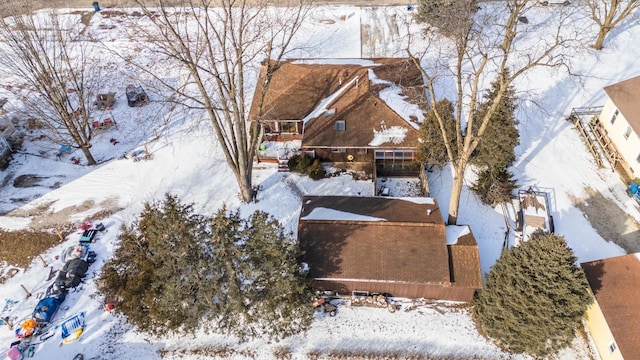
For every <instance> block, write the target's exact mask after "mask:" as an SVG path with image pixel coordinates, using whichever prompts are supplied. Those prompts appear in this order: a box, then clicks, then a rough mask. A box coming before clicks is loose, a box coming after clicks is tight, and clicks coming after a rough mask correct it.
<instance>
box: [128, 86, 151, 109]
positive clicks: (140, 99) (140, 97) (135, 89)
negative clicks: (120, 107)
mask: <svg viewBox="0 0 640 360" xmlns="http://www.w3.org/2000/svg"><path fill="white" fill-rule="evenodd" d="M126 93H127V104H128V105H129V106H131V107H137V106H142V105H144V104H146V103H148V102H149V97H148V96H147V93H146V92H145V91H144V89H143V88H142V86H133V85H129V86H127V88H126Z"/></svg>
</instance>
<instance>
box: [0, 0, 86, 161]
mask: <svg viewBox="0 0 640 360" xmlns="http://www.w3.org/2000/svg"><path fill="white" fill-rule="evenodd" d="M29 9H30V8H29V2H28V1H25V2H14V3H12V4H11V6H10V7H7V8H5V9H4V11H10V14H11V15H10V16H9V17H6V18H2V19H0V66H1V67H2V68H3V69H4V70H5V71H7V73H9V74H12V75H13V76H15V77H16V78H18V79H20V80H19V81H20V84H17V85H18V86H16V87H13V91H14V93H15V94H16V97H17V99H18V100H19V105H21V108H19V111H20V113H23V114H24V116H26V117H29V118H33V119H35V121H36V123H37V124H38V125H39V126H42V127H43V130H44V132H45V135H46V136H47V137H49V138H50V139H51V140H52V141H54V142H56V143H58V144H66V145H69V146H72V147H76V148H79V149H80V150H81V151H82V152H83V154H84V156H85V158H86V160H87V163H88V164H89V165H95V164H96V161H95V159H94V158H93V156H92V154H91V151H90V150H89V149H90V147H91V140H92V136H93V129H92V117H91V112H92V104H93V99H91V97H92V95H93V94H94V91H95V90H96V89H95V87H94V85H95V84H96V83H97V81H96V79H97V77H98V76H97V73H96V72H93V71H92V69H91V66H90V64H91V62H90V61H89V58H88V53H89V49H88V46H89V45H88V43H87V42H85V41H79V39H78V38H77V36H78V33H77V31H78V29H79V28H81V27H79V26H78V24H79V21H71V22H70V23H66V22H64V21H63V20H62V18H61V17H60V16H58V14H57V13H55V12H54V11H50V12H39V13H38V12H31V11H30V10H29Z"/></svg>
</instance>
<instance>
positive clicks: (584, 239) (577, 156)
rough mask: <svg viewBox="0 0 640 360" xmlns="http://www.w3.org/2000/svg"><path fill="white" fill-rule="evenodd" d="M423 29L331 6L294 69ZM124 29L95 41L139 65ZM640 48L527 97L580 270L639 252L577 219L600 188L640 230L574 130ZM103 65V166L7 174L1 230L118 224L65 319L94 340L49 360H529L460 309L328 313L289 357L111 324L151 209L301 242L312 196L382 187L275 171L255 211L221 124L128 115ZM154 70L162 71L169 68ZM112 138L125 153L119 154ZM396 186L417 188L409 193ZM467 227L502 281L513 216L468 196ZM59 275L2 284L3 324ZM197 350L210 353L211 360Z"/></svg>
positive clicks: (534, 146) (253, 346) (527, 117)
mask: <svg viewBox="0 0 640 360" xmlns="http://www.w3.org/2000/svg"><path fill="white" fill-rule="evenodd" d="M69 16H80V15H69ZM407 16H410V14H409V13H407V11H406V7H388V8H358V7H350V6H325V7H319V8H317V9H316V10H315V11H314V12H313V16H312V17H311V18H310V19H309V20H308V23H307V24H306V26H305V29H304V31H303V33H302V34H301V35H300V36H299V38H298V39H297V41H298V43H299V44H301V45H308V44H314V45H315V46H313V47H309V46H300V48H302V49H305V50H304V51H300V52H299V53H296V54H293V56H301V57H320V58H322V57H331V58H340V57H344V58H357V57H360V55H361V52H363V53H366V54H375V55H376V56H378V55H382V54H385V55H387V56H400V55H402V54H400V53H399V50H398V49H399V47H398V44H399V43H400V42H401V39H402V37H403V36H404V35H403V33H402V31H403V30H402V29H403V24H405V23H406V17H407ZM381 19H384V21H381ZM394 21H395V22H394ZM576 21H577V22H581V23H580V24H582V25H581V26H582V27H583V28H584V29H585V32H587V31H593V29H592V28H591V25H590V23H588V22H587V20H585V19H583V18H576ZM361 23H362V24H364V25H368V26H364V27H365V28H367V29H373V28H375V27H379V28H381V29H380V30H378V31H375V30H372V31H375V34H376V35H375V36H368V37H367V39H366V40H367V41H373V40H371V39H374V38H375V41H376V42H375V44H376V45H375V49H374V48H372V46H371V45H367V44H368V42H367V43H365V44H364V45H362V43H361V40H362V39H363V36H361V33H360V24H361ZM122 26H123V25H122V23H121V22H119V21H118V19H117V17H107V16H104V15H103V13H97V14H96V15H95V16H94V17H93V18H92V19H91V23H90V25H89V26H88V28H87V33H90V34H92V35H93V36H94V38H96V39H103V40H105V41H106V42H107V43H108V45H109V47H112V48H118V49H120V50H121V51H128V52H135V49H136V47H135V44H133V43H132V40H131V39H129V38H128V37H125V36H124V35H122V34H124V31H123V30H124V29H122ZM104 29H109V30H104ZM594 34H595V32H594ZM527 36H528V39H529V40H530V41H534V40H535V32H531V33H529V34H527ZM638 36H640V28H639V27H638V26H625V25H623V26H622V27H621V28H620V29H617V30H616V31H614V33H613V34H612V35H611V37H610V38H609V41H608V42H607V43H606V48H605V49H604V50H602V51H601V52H595V51H593V50H590V49H589V48H587V47H586V45H587V44H585V47H584V48H582V49H573V50H572V51H575V54H574V61H573V66H574V68H573V69H572V72H573V73H575V74H583V76H580V77H577V76H568V75H566V73H563V72H558V71H553V70H549V69H539V70H536V71H535V73H532V74H530V75H529V76H526V77H523V78H522V79H521V80H520V81H518V83H517V84H516V85H517V90H518V92H519V93H521V94H522V96H523V99H524V100H523V102H522V104H523V105H521V107H520V110H519V119H520V122H521V123H520V134H521V145H520V146H519V147H518V148H517V149H516V150H517V154H518V160H517V162H516V164H515V166H514V168H513V171H514V173H515V174H516V176H517V178H518V181H519V183H520V184H521V185H522V186H523V187H528V186H530V185H533V186H536V187H537V188H539V189H548V190H549V191H550V192H551V193H552V194H553V196H552V209H551V211H552V215H553V217H554V220H555V227H556V232H557V233H559V234H561V235H563V236H565V237H566V238H567V240H568V242H569V245H570V246H571V247H572V248H573V250H574V251H575V253H576V255H577V257H578V259H579V261H580V262H583V261H590V260H594V259H600V258H605V257H610V256H615V255H620V254H623V253H624V250H623V249H622V248H620V247H619V246H618V245H616V244H614V243H612V242H609V241H607V239H603V238H602V237H601V236H600V235H599V234H598V233H597V232H596V231H595V230H594V228H593V227H592V226H591V224H590V223H589V221H588V219H587V218H586V217H585V214H584V213H583V212H582V211H580V210H579V209H578V208H577V207H576V206H575V205H574V202H573V199H581V200H584V201H587V202H588V199H589V196H588V193H587V192H586V190H585V189H586V188H587V187H588V188H591V189H594V190H595V191H597V192H599V193H600V194H602V195H603V196H604V197H605V198H608V199H610V201H611V202H612V203H613V204H616V205H617V206H619V207H620V208H621V209H623V210H625V211H626V212H627V213H628V214H629V215H631V216H632V217H634V218H635V219H636V220H640V211H639V210H638V207H637V204H636V203H634V202H633V200H631V199H630V198H628V197H627V196H626V193H625V185H624V184H623V183H622V182H621V181H620V179H619V178H618V177H617V176H616V174H615V173H612V172H611V170H610V169H597V168H596V167H595V165H594V163H593V160H592V159H591V158H590V156H591V155H590V154H589V153H588V152H587V151H586V149H585V147H584V145H583V144H582V142H581V139H580V138H579V136H578V133H577V132H576V131H575V130H573V129H572V127H571V123H569V122H567V121H565V120H564V119H565V117H566V116H567V115H568V114H569V111H570V109H571V108H572V107H577V106H586V105H600V104H602V102H603V100H604V92H603V91H602V87H603V86H605V85H608V84H611V83H614V82H617V81H620V80H623V79H626V78H629V77H632V76H636V75H638V74H640V69H638V68H637V67H636V66H635V64H636V60H637V59H638V58H639V57H640V48H638V47H637V46H634V45H635V42H634V39H636V40H637V38H638ZM363 48H364V49H366V51H363ZM94 54H95V55H96V56H100V57H102V58H103V59H104V61H105V67H106V68H108V69H110V70H111V71H113V75H112V76H111V77H110V78H109V79H108V80H107V81H105V91H108V90H111V91H116V92H117V95H116V98H117V102H116V105H115V108H114V110H113V112H112V113H110V114H109V116H113V118H114V119H115V120H116V121H117V122H118V127H117V128H115V127H114V128H110V129H107V130H103V132H102V133H100V134H99V135H98V136H97V139H96V141H95V144H94V146H93V147H92V152H93V153H94V155H95V156H96V157H97V159H98V160H99V161H101V164H100V165H98V166H95V167H91V168H90V167H86V166H82V165H74V164H72V163H71V161H70V158H71V157H72V156H80V154H71V155H68V156H65V157H64V158H63V159H61V160H60V161H57V160H56V157H55V153H56V152H57V150H58V146H57V145H53V144H48V143H46V142H43V141H38V142H30V141H28V142H26V143H25V146H24V148H23V150H24V153H20V154H17V155H16V156H15V157H14V160H13V162H12V165H11V166H10V168H9V169H7V170H6V171H5V172H3V173H2V176H3V177H4V180H3V181H2V182H1V183H2V187H1V189H0V191H1V193H2V196H1V198H0V213H2V214H4V215H3V216H0V227H1V228H4V229H23V228H26V227H28V226H32V227H36V226H37V225H38V224H41V225H42V224H51V223H55V220H56V219H57V217H59V216H60V214H62V213H66V212H71V210H72V209H73V207H74V206H78V207H79V208H81V209H84V210H82V211H81V212H80V213H76V214H74V215H73V216H71V217H64V220H71V221H80V220H81V219H83V218H84V217H86V216H88V215H90V214H93V213H95V212H97V211H99V210H103V209H108V210H113V211H115V213H114V214H113V215H111V216H109V217H107V218H104V219H103V220H102V221H103V223H104V224H105V225H106V226H107V229H108V232H107V233H105V234H103V235H101V236H100V238H99V239H98V241H97V242H96V243H95V244H92V245H91V248H92V249H93V250H94V251H96V252H97V253H98V260H97V262H96V263H95V264H93V265H92V266H91V268H90V270H89V276H88V280H87V281H86V283H85V284H83V285H82V286H81V288H80V289H79V290H78V291H77V292H72V293H71V294H69V296H68V297H67V299H66V300H65V302H64V305H66V306H68V307H69V308H68V309H67V310H64V311H62V312H61V313H59V314H58V317H59V318H63V317H66V316H71V315H74V314H76V313H78V312H81V311H83V312H85V314H86V322H87V328H86V332H85V334H84V335H83V336H82V337H81V338H80V340H78V341H76V342H74V343H71V344H69V345H64V346H61V347H59V346H58V344H59V341H60V338H59V337H56V338H53V339H50V340H49V341H47V342H44V343H42V344H39V345H38V346H37V349H36V350H37V351H36V353H35V356H34V359H71V358H72V357H73V356H74V355H75V354H76V353H80V352H82V353H83V354H84V355H85V359H134V358H137V359H141V360H142V359H145V360H146V359H160V358H161V357H162V356H161V355H160V353H158V352H157V351H160V350H163V354H164V355H163V356H164V358H167V359H203V358H216V356H217V357H218V358H225V357H226V358H234V359H235V358H259V359H269V358H274V357H275V355H274V354H275V352H277V351H280V352H284V353H286V352H290V354H291V355H292V357H293V358H295V359H304V358H309V357H312V355H313V354H327V353H332V354H340V353H349V354H354V355H355V354H361V355H366V354H369V355H371V356H372V357H375V356H376V355H377V356H382V355H384V354H400V355H404V356H414V357H416V354H422V356H425V357H426V356H429V357H432V358H438V357H441V358H456V359H457V358H463V359H464V358H491V359H494V358H495V359H500V358H504V359H506V358H509V359H520V358H522V359H526V358H527V357H525V356H512V355H510V354H506V353H503V352H502V351H501V350H500V349H499V348H497V347H496V346H495V345H493V344H491V343H490V342H488V341H487V340H485V339H484V338H483V337H482V336H481V335H480V334H479V333H478V332H477V330H476V329H475V325H474V324H473V322H472V320H471V318H470V316H469V314H468V312H467V310H465V309H464V308H458V307H455V306H454V307H446V306H443V305H437V306H433V305H429V306H427V305H425V306H419V307H418V308H417V309H415V310H413V311H408V312H404V311H401V312H397V313H394V314H391V313H388V312H387V311H386V310H381V309H372V308H351V307H348V306H340V307H339V313H338V316H336V317H334V318H331V317H328V316H325V315H324V314H318V316H317V318H316V321H315V322H314V323H313V325H312V327H311V329H310V330H309V332H308V333H307V334H300V335H298V336H295V337H292V338H289V339H285V340H284V341H282V342H281V343H278V344H269V343H266V342H263V341H261V340H256V341H252V342H248V343H244V344H238V343H237V342H236V341H235V339H231V338H227V337H224V336H219V335H205V334H198V335H197V336H196V337H189V338H184V337H180V336H170V335H167V336H164V337H159V338H152V337H150V336H148V335H146V334H141V333H138V332H136V331H135V329H132V328H131V327H130V326H128V325H126V323H125V322H124V320H123V319H122V318H120V317H118V316H115V315H113V314H111V313H107V312H104V311H103V310H102V299H100V298H99V297H98V296H97V294H96V291H95V283H94V281H93V279H94V278H95V276H97V274H98V273H99V270H100V267H101V266H102V264H104V262H105V261H106V260H107V259H108V258H109V256H110V254H111V253H112V251H113V249H114V247H115V246H116V239H117V235H118V231H119V226H120V225H121V224H128V223H130V222H131V221H132V220H133V219H134V218H135V216H136V215H137V214H138V213H139V212H140V211H141V209H142V206H143V204H144V202H146V201H152V200H156V199H161V198H162V197H163V194H164V193H165V192H170V193H172V194H175V195H177V196H178V197H179V198H180V199H181V200H182V201H184V202H194V203H195V207H196V210H197V211H198V212H202V213H212V212H214V211H215V210H217V209H219V208H220V207H221V206H222V205H223V204H226V205H227V206H228V207H229V208H239V209H240V210H241V212H242V213H243V214H245V215H247V214H249V213H251V212H253V211H254V210H256V209H260V210H264V211H267V212H269V213H271V214H272V215H273V216H275V217H276V218H278V219H279V220H280V221H281V222H282V223H283V224H284V226H285V227H287V228H288V229H290V230H291V231H294V232H295V231H296V229H297V218H298V215H299V211H300V199H301V196H302V195H304V194H314V195H320V194H331V195H363V196H366V195H373V193H374V186H373V184H372V183H371V182H369V181H354V180H353V178H352V177H351V176H349V175H342V176H337V177H332V178H329V179H325V180H322V181H312V180H310V179H308V178H305V177H300V176H298V175H296V174H290V173H279V172H277V171H276V168H275V167H271V166H268V165H262V164H261V167H260V169H257V170H256V171H255V172H254V177H255V183H256V184H259V185H260V192H259V193H258V202H256V203H251V204H242V203H241V202H240V201H239V198H238V191H237V188H236V185H235V183H234V180H233V175H232V173H231V171H230V170H229V169H228V167H227V165H226V163H225V161H224V156H223V155H222V153H221V151H220V149H219V148H217V146H216V145H215V144H213V143H212V141H211V136H212V135H211V131H210V129H209V127H208V126H207V123H206V122H205V121H201V119H202V117H201V114H198V113H195V112H184V111H175V110H174V111H173V112H172V110H171V109H169V108H166V107H164V106H163V105H162V104H161V103H158V102H153V101H152V103H151V104H149V105H147V106H145V107H141V108H128V107H127V105H126V99H125V98H124V95H123V92H124V87H125V86H126V84H127V83H129V82H131V81H135V78H130V76H132V73H131V69H128V68H127V67H125V66H124V65H123V64H120V63H119V62H118V60H117V59H113V58H110V57H109V54H108V52H106V51H105V50H104V49H102V50H101V49H99V48H96V50H95V53H94ZM148 61H149V65H150V66H153V64H154V61H153V59H148ZM162 71H166V72H167V76H169V77H170V76H179V75H178V74H172V73H171V69H162ZM120 72H122V73H120ZM2 81H4V82H5V83H4V84H3V85H5V84H13V85H16V84H19V82H20V79H11V78H6V79H3V80H2ZM150 96H151V100H154V99H157V98H158V96H159V94H153V93H151V94H150ZM0 97H9V99H10V101H11V98H12V93H11V92H9V91H7V90H0ZM534 100H535V104H542V105H543V106H544V109H545V110H544V111H541V109H540V107H538V106H537V105H534ZM156 134H157V135H158V136H156ZM33 136H35V134H33ZM112 138H113V139H116V140H117V142H118V143H117V144H115V145H114V144H112V143H111V142H110V139H112ZM145 145H146V147H147V149H148V150H149V151H150V152H151V153H152V154H153V158H152V159H151V160H148V161H138V162H134V161H132V160H128V159H120V156H121V155H122V154H123V153H125V152H129V151H131V150H135V149H142V148H143V147H144V146H145ZM448 170H449V169H448V168H445V169H444V170H443V171H435V172H433V173H431V174H430V175H431V177H430V179H429V185H430V190H431V194H432V196H434V197H435V198H437V200H438V202H439V204H440V207H441V208H442V209H443V212H446V209H447V208H448V205H449V191H450V188H451V174H450V172H449V171H448ZM28 174H31V175H38V176H41V177H44V178H45V179H43V180H41V182H40V186H34V187H28V188H15V187H13V186H12V184H13V179H14V178H16V177H17V176H19V175H28ZM468 175H469V179H471V178H472V177H473V173H472V172H471V171H469V174H468ZM395 186H398V187H399V188H402V187H403V186H404V185H403V184H396V185H395ZM82 205H83V206H82ZM34 209H39V210H38V211H35V210H34ZM43 209H44V210H43ZM37 212H40V213H41V215H37V214H36V213H37ZM34 214H36V215H34ZM511 215H513V214H511ZM459 223H460V224H469V225H470V226H471V228H472V230H473V233H474V235H475V237H476V239H477V240H478V243H479V245H480V257H481V265H482V269H483V272H484V273H486V272H488V271H489V269H490V267H491V265H492V264H493V263H494V262H495V260H496V259H497V258H498V256H499V254H500V250H501V247H502V244H503V241H504V234H505V230H506V226H505V223H504V220H503V216H502V214H501V212H500V208H496V209H494V208H490V207H487V206H484V205H482V204H481V203H480V202H479V201H478V200H477V199H476V198H475V197H474V195H473V194H472V193H471V192H470V191H469V190H468V188H465V189H464V191H463V193H462V200H461V209H460V217H459ZM79 236H80V234H79V233H76V234H72V235H70V236H69V237H68V238H67V240H66V241H65V242H64V243H62V244H60V245H58V246H56V247H55V248H53V249H51V250H49V251H47V252H45V253H44V254H42V256H43V258H44V259H45V260H46V261H47V262H48V263H50V264H52V265H53V266H54V267H55V268H56V269H57V268H59V267H61V264H60V263H59V262H57V261H56V260H55V256H56V255H58V254H60V252H61V251H62V250H63V249H64V248H66V247H67V246H70V245H72V244H74V243H76V242H77V241H78V239H79ZM47 275H48V269H45V268H43V266H42V264H41V262H40V260H38V259H35V260H34V261H33V262H32V264H31V266H30V267H29V268H28V269H26V271H24V272H23V271H21V272H19V273H18V274H17V275H16V276H15V277H13V278H12V279H10V280H8V281H7V282H6V283H5V284H2V285H0V294H1V296H0V301H1V302H0V309H2V311H1V312H0V316H10V317H14V318H18V319H20V318H24V317H26V316H28V315H29V314H30V313H31V311H32V309H33V308H34V306H35V304H36V302H37V299H36V296H32V297H31V298H29V299H25V294H24V291H23V290H22V288H21V285H24V286H25V287H26V288H27V289H29V290H30V291H31V292H32V293H33V294H36V295H37V294H39V293H41V292H43V291H44V289H45V288H46V286H47V285H49V282H47V281H46V277H47ZM14 339H15V336H14V334H13V332H12V331H9V330H8V329H7V327H6V326H0V344H2V346H0V349H4V348H5V346H7V347H8V345H9V343H11V342H12V341H13V340H14ZM197 349H207V350H206V351H205V350H203V351H200V352H199V351H197ZM207 354H208V355H207ZM216 354H217V355H216ZM214 355H216V356H214ZM559 358H561V359H582V358H590V355H589V350H588V349H587V348H586V345H585V343H584V342H577V343H575V345H574V346H573V348H572V349H568V350H566V351H563V352H562V353H561V354H560V355H559Z"/></svg>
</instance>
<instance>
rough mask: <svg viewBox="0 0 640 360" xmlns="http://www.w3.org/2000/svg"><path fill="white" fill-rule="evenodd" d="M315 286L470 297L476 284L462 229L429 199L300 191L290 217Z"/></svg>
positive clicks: (469, 236) (473, 257) (475, 266)
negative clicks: (294, 216)
mask: <svg viewBox="0 0 640 360" xmlns="http://www.w3.org/2000/svg"><path fill="white" fill-rule="evenodd" d="M298 241H299V242H300V246H301V247H302V249H303V250H304V252H305V255H304V258H303V261H304V262H305V263H306V264H307V265H308V269H309V276H310V277H311V278H312V279H313V283H314V287H315V288H316V289H317V290H323V291H334V292H337V293H339V294H343V295H349V294H351V293H352V291H366V292H369V293H387V294H391V295H392V296H394V297H407V298H429V299H440V300H452V301H471V299H472V298H473V295H474V294H475V292H476V291H477V290H478V289H480V288H482V273H481V268H480V256H479V252H478V245H477V243H476V241H475V238H474V236H473V233H472V232H471V229H470V228H469V227H468V226H452V227H448V226H445V224H444V220H443V217H442V214H441V213H440V209H439V207H438V203H437V201H436V200H435V199H433V198H389V197H348V196H305V197H304V198H303V202H302V210H301V212H300V219H299V222H298Z"/></svg>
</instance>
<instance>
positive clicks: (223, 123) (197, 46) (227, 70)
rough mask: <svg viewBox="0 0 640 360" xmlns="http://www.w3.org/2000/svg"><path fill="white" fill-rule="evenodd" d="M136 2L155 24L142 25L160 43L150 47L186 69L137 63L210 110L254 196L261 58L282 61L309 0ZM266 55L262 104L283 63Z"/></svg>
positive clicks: (182, 98) (245, 195) (187, 101)
mask: <svg viewBox="0 0 640 360" xmlns="http://www.w3.org/2000/svg"><path fill="white" fill-rule="evenodd" d="M293 1H295V0H293ZM136 3H137V4H138V5H140V7H141V8H142V12H143V13H144V14H145V15H146V16H147V17H148V18H149V19H150V21H151V22H152V23H153V25H154V26H153V27H151V28H150V29H138V31H142V32H144V33H145V35H146V36H147V39H148V40H149V43H148V44H149V45H150V46H153V47H154V48H153V49H152V51H154V52H155V53H156V54H158V53H159V54H160V55H161V57H162V58H164V59H166V60H167V61H168V62H170V63H171V64H173V66H174V67H180V68H181V69H182V71H183V74H186V76H183V79H182V80H181V81H180V82H179V83H177V84H176V83H175V82H171V81H167V79H166V78H163V75H164V74H158V73H155V72H154V70H153V69H150V68H148V67H147V66H146V64H144V65H142V64H141V65H139V69H141V70H143V71H146V72H147V74H148V75H150V76H151V77H152V78H153V79H154V80H155V81H157V82H159V83H161V84H162V86H163V87H164V88H165V89H168V90H169V91H171V92H172V93H173V94H175V95H174V97H173V101H175V102H177V103H178V104H180V105H182V106H185V107H187V108H190V109H202V110H204V111H205V112H206V114H207V116H208V118H209V119H210V120H211V124H212V126H213V129H214V132H215V135H216V138H217V141H218V142H219V144H220V146H221V148H222V150H223V152H224V155H225V157H226V161H227V163H228V165H229V167H230V168H231V170H232V171H233V173H234V175H235V177H236V180H237V183H238V185H239V187H240V193H241V196H242V199H243V200H244V201H251V200H252V199H253V198H254V196H255V194H254V191H253V189H252V184H251V181H252V179H251V175H252V168H253V159H254V156H255V153H256V150H257V148H258V146H259V141H260V138H261V133H260V130H261V124H260V121H253V122H248V121H247V120H248V113H249V107H250V105H251V104H250V103H249V99H251V95H252V93H251V88H250V84H252V83H253V82H254V80H255V79H256V78H257V75H258V71H257V65H258V64H259V63H260V62H261V61H262V60H264V59H272V60H275V63H276V64H277V63H278V62H279V61H280V60H281V59H282V58H283V57H284V55H285V54H286V52H287V51H288V50H289V46H290V43H291V41H292V38H293V36H294V35H295V34H296V33H297V31H298V30H299V28H300V26H301V24H302V21H303V19H304V18H305V16H306V14H307V13H308V11H309V7H308V6H307V5H306V4H305V2H304V0H302V1H299V0H298V1H297V2H294V3H291V4H288V3H286V1H284V2H283V1H274V0H222V1H216V2H214V1H211V0H185V1H179V3H180V6H177V7H173V6H171V7H170V6H169V5H167V3H166V2H165V1H162V0H157V1H144V0H136ZM174 5H175V4H174ZM276 6H278V7H277V8H276ZM150 49H151V48H150ZM266 63H267V65H266V66H269V67H270V68H269V69H268V70H267V76H266V77H265V79H264V84H263V85H266V86H263V87H262V91H261V93H258V94H255V96H257V97H258V99H257V100H256V99H254V101H258V103H259V104H262V101H261V99H263V98H264V95H265V93H266V90H267V89H268V84H269V82H270V80H271V74H273V72H274V71H275V70H276V69H277V65H275V66H273V65H271V64H269V62H266ZM246 77H249V78H246ZM260 108H261V106H260ZM259 113H262V111H259Z"/></svg>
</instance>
